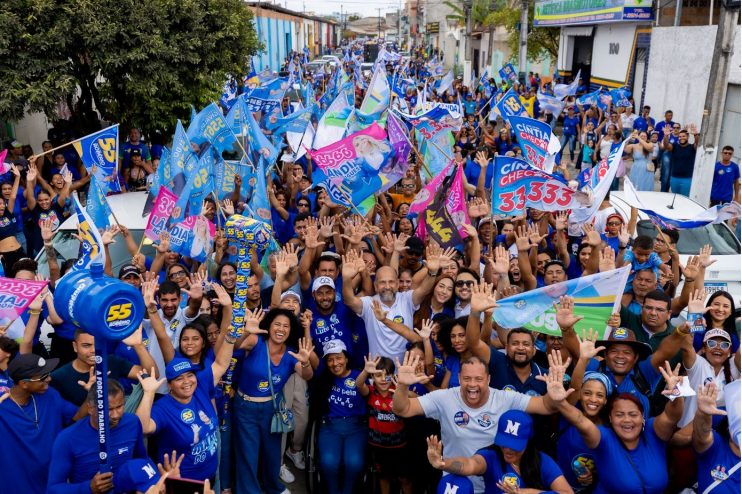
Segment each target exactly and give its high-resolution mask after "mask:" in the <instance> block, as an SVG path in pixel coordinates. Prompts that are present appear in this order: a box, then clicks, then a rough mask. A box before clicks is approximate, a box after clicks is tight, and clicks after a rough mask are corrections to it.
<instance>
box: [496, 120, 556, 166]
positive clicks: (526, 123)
mask: <svg viewBox="0 0 742 494" xmlns="http://www.w3.org/2000/svg"><path fill="white" fill-rule="evenodd" d="M507 120H508V121H509V122H510V126H511V127H512V129H513V131H514V132H515V138H516V140H517V141H518V145H519V146H520V149H521V150H522V151H523V156H524V157H525V158H526V160H527V161H528V162H529V163H530V164H532V165H533V166H535V167H536V168H538V169H539V170H543V171H545V172H546V173H551V172H552V170H553V169H554V156H555V155H556V153H558V152H559V149H561V145H560V144H559V139H558V138H557V137H556V136H555V135H554V134H553V133H552V132H551V126H550V125H549V124H547V123H546V122H542V121H540V120H535V119H533V118H528V117H516V116H510V117H508V118H507Z"/></svg>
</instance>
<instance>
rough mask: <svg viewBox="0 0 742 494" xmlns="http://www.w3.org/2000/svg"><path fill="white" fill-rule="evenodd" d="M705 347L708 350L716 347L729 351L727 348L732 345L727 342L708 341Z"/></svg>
mask: <svg viewBox="0 0 742 494" xmlns="http://www.w3.org/2000/svg"><path fill="white" fill-rule="evenodd" d="M706 346H707V347H709V348H716V347H717V346H718V347H719V348H721V349H722V350H729V347H730V346H732V344H731V343H729V342H728V341H716V340H708V341H707V342H706Z"/></svg>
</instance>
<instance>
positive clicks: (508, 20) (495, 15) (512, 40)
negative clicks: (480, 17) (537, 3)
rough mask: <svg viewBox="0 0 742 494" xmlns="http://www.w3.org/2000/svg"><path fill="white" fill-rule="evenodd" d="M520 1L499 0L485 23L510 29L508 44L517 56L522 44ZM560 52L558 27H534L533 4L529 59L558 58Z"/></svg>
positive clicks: (529, 32) (529, 26) (530, 22)
mask: <svg viewBox="0 0 742 494" xmlns="http://www.w3.org/2000/svg"><path fill="white" fill-rule="evenodd" d="M520 6H521V4H520V2H516V1H506V0H497V4H496V8H495V11H494V12H491V13H490V14H489V15H488V16H487V18H486V21H485V24H488V25H493V26H503V27H505V29H507V31H508V45H509V47H510V50H511V53H512V54H513V57H515V58H517V56H518V51H519V46H520V29H519V25H520ZM558 52H559V28H558V27H546V28H544V27H537V28H534V27H533V6H531V8H529V9H528V55H527V56H528V60H530V61H531V62H540V61H542V60H543V59H544V58H546V57H547V56H551V58H552V59H553V60H556V59H557V55H558Z"/></svg>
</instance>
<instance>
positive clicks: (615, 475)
mask: <svg viewBox="0 0 742 494" xmlns="http://www.w3.org/2000/svg"><path fill="white" fill-rule="evenodd" d="M598 429H600V443H598V446H597V447H596V448H595V449H594V450H593V452H594V454H595V465H596V467H597V469H598V472H599V474H598V484H597V486H596V488H595V491H594V492H595V493H596V494H609V493H611V494H612V493H624V492H641V493H642V494H662V493H663V492H664V491H665V487H667V481H668V478H667V468H666V465H667V458H666V454H665V448H666V447H667V445H666V444H665V442H664V441H663V440H662V439H660V438H659V437H657V434H656V433H655V432H654V419H649V420H647V423H646V426H645V427H644V432H642V435H641V437H640V438H639V444H638V445H637V447H636V448H635V449H633V450H629V449H627V448H626V446H624V445H623V443H622V442H621V440H620V439H619V438H618V436H616V433H615V432H613V429H611V428H610V427H605V426H602V425H601V426H598Z"/></svg>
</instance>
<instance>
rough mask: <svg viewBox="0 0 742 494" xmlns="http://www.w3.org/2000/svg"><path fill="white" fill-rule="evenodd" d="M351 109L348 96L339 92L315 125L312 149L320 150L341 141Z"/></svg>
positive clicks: (343, 92)
mask: <svg viewBox="0 0 742 494" xmlns="http://www.w3.org/2000/svg"><path fill="white" fill-rule="evenodd" d="M352 109H353V107H352V105H351V104H350V103H349V102H348V95H347V94H346V93H345V91H340V93H339V94H338V95H337V97H336V98H335V99H334V100H333V102H332V104H330V106H329V107H328V108H327V110H326V111H325V112H324V114H323V115H322V117H321V118H320V119H319V122H318V123H317V129H316V131H315V134H314V142H313V143H312V149H320V148H323V147H325V146H328V145H331V144H332V143H334V142H337V141H339V140H340V139H342V138H343V136H345V132H346V130H347V128H348V119H349V118H350V113H351V111H352Z"/></svg>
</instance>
